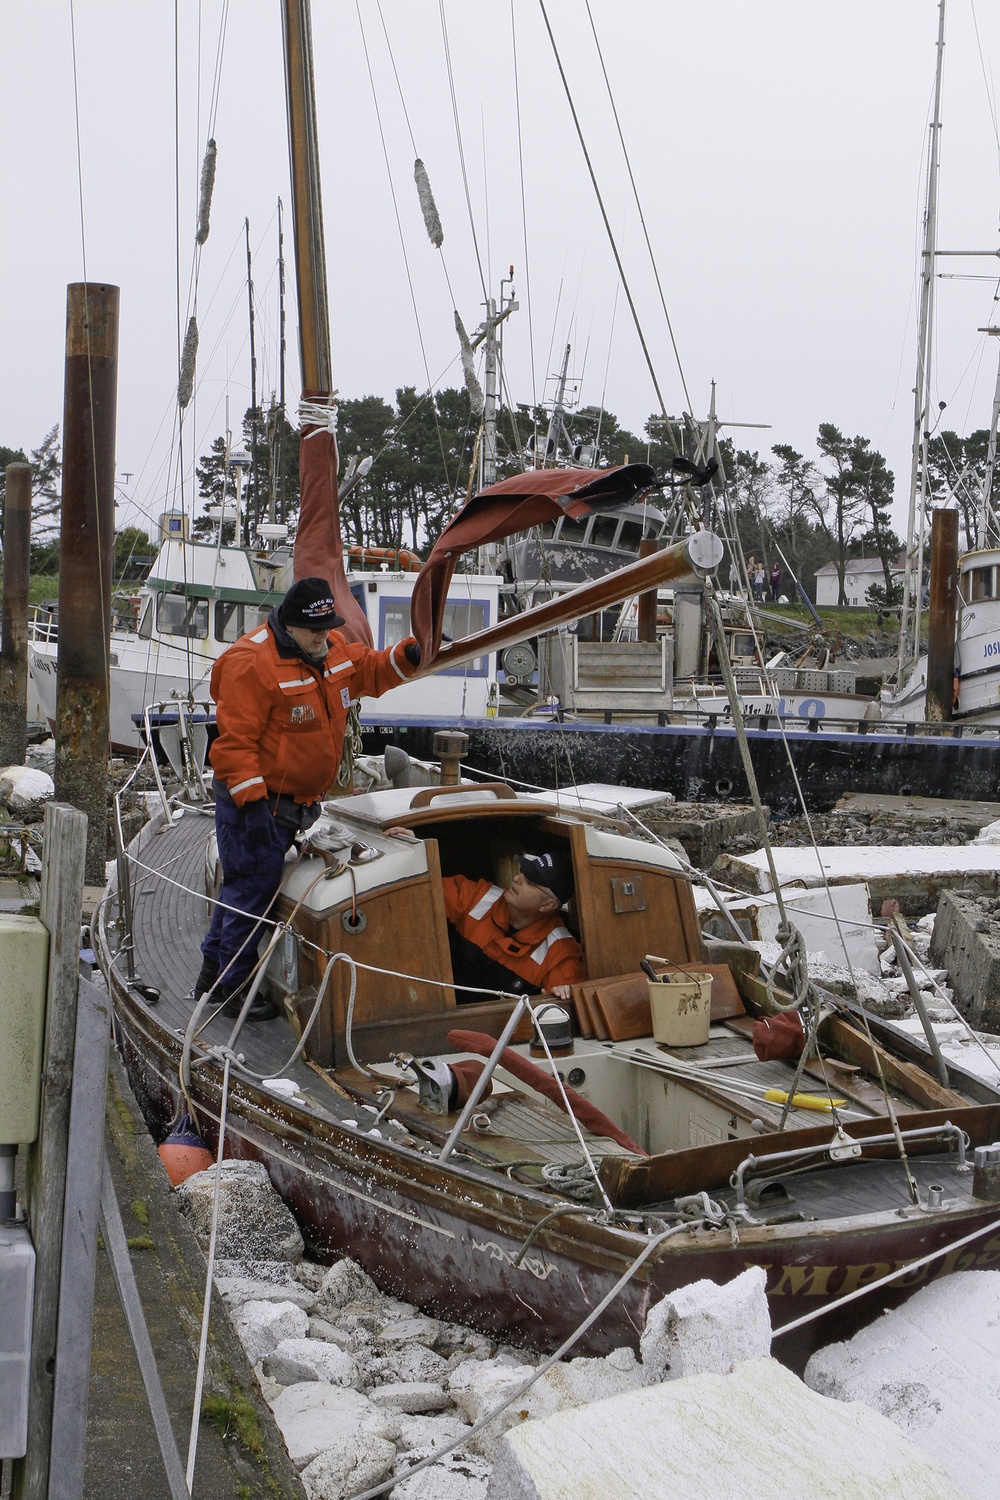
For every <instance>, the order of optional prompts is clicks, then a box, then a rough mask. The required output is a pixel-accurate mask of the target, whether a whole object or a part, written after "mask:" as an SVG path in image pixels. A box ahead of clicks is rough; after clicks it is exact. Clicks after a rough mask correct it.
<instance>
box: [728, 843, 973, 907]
mask: <svg viewBox="0 0 1000 1500" xmlns="http://www.w3.org/2000/svg"><path fill="white" fill-rule="evenodd" d="M772 855H773V858H774V863H775V869H776V872H777V877H778V882H779V884H780V885H781V887H782V890H784V889H785V888H786V887H788V886H790V885H793V884H795V885H800V886H802V887H803V888H806V889H809V888H812V887H816V886H822V885H824V884H825V883H826V882H827V881H829V883H830V884H831V885H853V884H858V883H859V882H862V881H864V882H865V883H867V885H868V889H869V892H870V893H871V904H872V910H873V911H881V909H882V902H883V901H886V900H889V899H891V898H895V899H896V900H898V902H899V909H900V911H901V912H902V913H903V915H904V916H905V917H907V918H911V919H912V918H915V917H922V916H924V915H925V914H926V913H928V912H931V911H934V910H935V909H936V908H937V904H938V900H939V898H940V896H941V893H942V891H945V890H973V891H976V892H982V893H983V894H985V895H993V896H995V895H997V894H998V893H1000V868H998V864H997V857H996V850H995V849H992V848H989V847H987V846H982V845H975V844H963V845H959V846H956V847H951V846H947V847H945V846H932V847H928V848H925V847H922V846H919V845H910V844H907V845H902V846H900V845H892V844H852V845H848V846H847V847H844V848H841V847H836V846H832V845H828V844H826V845H820V846H819V847H818V848H815V849H813V848H798V847H792V846H785V847H780V848H775V849H773V850H772ZM715 868H716V871H717V873H718V874H719V877H720V879H722V880H725V881H728V882H729V884H731V885H734V886H736V887H737V888H738V889H740V890H743V891H747V892H749V893H752V894H756V893H757V892H761V891H765V892H766V891H769V890H770V889H771V876H770V871H769V869H768V862H767V856H766V854H765V853H764V851H763V849H759V850H756V851H755V852H754V853H752V854H741V855H727V854H723V855H722V856H720V858H719V859H718V860H717V861H716V867H715Z"/></svg>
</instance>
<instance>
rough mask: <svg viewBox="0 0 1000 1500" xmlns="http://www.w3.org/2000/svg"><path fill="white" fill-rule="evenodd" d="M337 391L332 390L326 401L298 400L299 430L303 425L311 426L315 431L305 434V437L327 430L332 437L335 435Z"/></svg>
mask: <svg viewBox="0 0 1000 1500" xmlns="http://www.w3.org/2000/svg"><path fill="white" fill-rule="evenodd" d="M338 394H339V392H337V391H334V392H333V394H332V395H331V396H330V398H329V400H327V401H300V402H299V431H300V432H301V431H302V429H303V428H305V427H312V428H314V429H315V431H313V432H310V433H308V434H307V437H315V436H316V433H317V432H329V433H330V434H331V435H332V436H333V437H336V435H337V413H338V411H339V407H338V406H337V396H338Z"/></svg>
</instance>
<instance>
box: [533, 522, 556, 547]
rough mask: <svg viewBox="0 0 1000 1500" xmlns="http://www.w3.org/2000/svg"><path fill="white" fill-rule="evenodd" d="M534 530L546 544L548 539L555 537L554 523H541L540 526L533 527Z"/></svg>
mask: <svg viewBox="0 0 1000 1500" xmlns="http://www.w3.org/2000/svg"><path fill="white" fill-rule="evenodd" d="M535 530H536V532H537V533H538V535H539V536H540V537H541V539H542V541H543V542H546V541H548V539H549V537H552V536H555V534H556V523H555V521H543V522H542V524H541V525H540V526H536V527H535Z"/></svg>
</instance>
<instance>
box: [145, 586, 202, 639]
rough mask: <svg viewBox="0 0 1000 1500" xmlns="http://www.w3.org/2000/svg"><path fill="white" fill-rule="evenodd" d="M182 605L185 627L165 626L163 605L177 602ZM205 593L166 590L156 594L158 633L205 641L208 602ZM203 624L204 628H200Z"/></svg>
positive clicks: (177, 637) (176, 637)
mask: <svg viewBox="0 0 1000 1500" xmlns="http://www.w3.org/2000/svg"><path fill="white" fill-rule="evenodd" d="M178 601H179V602H180V603H181V604H182V605H183V609H184V613H183V622H187V628H185V629H181V630H177V629H175V628H174V627H173V625H170V626H165V625H164V622H163V617H164V613H165V607H166V606H167V605H168V604H169V605H175V604H176V603H177V602H178ZM210 602H211V601H210V599H209V596H208V595H207V594H175V593H168V592H166V591H164V592H162V593H160V594H157V596H156V630H157V634H158V635H163V636H172V637H174V638H175V639H178V640H182V641H185V640H186V641H207V640H208V626H209V618H208V616H209V610H208V606H209V603H210ZM202 626H204V628H202Z"/></svg>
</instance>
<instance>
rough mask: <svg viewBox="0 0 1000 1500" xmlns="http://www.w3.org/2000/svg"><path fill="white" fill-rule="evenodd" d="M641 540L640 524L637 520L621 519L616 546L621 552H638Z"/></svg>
mask: <svg viewBox="0 0 1000 1500" xmlns="http://www.w3.org/2000/svg"><path fill="white" fill-rule="evenodd" d="M641 541H642V526H641V525H640V523H639V522H638V521H623V522H622V532H621V536H620V537H619V538H618V546H619V548H620V549H621V550H622V551H623V552H638V550H639V543H640V542H641Z"/></svg>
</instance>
